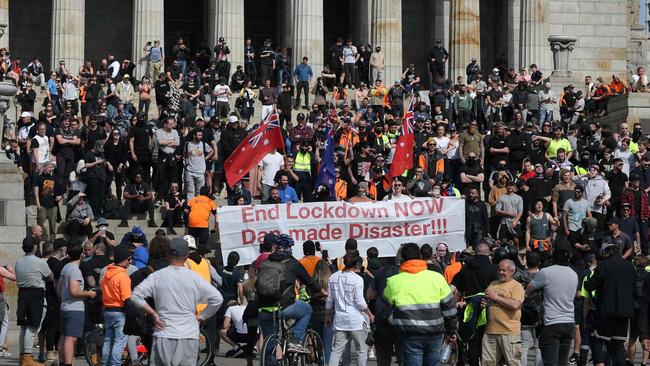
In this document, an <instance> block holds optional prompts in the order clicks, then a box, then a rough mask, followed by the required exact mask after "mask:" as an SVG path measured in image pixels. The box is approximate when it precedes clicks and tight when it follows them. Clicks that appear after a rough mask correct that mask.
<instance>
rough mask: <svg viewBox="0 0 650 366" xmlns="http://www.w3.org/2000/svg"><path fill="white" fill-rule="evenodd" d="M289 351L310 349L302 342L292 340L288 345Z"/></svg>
mask: <svg viewBox="0 0 650 366" xmlns="http://www.w3.org/2000/svg"><path fill="white" fill-rule="evenodd" d="M287 352H289V353H309V349H308V348H307V347H305V346H303V345H302V344H300V343H293V342H290V343H289V345H288V347H287Z"/></svg>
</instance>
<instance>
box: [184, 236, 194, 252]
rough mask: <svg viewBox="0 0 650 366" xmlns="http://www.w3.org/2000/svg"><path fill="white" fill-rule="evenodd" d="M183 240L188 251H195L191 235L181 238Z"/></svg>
mask: <svg viewBox="0 0 650 366" xmlns="http://www.w3.org/2000/svg"><path fill="white" fill-rule="evenodd" d="M183 239H184V240H185V241H186V242H187V247H188V248H189V249H195V250H196V240H194V237H193V236H192V235H185V236H183Z"/></svg>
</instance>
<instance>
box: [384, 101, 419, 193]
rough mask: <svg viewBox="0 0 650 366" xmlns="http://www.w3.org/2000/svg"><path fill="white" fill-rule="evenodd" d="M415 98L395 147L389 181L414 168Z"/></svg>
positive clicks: (405, 114)
mask: <svg viewBox="0 0 650 366" xmlns="http://www.w3.org/2000/svg"><path fill="white" fill-rule="evenodd" d="M413 120H414V115H413V98H411V101H410V102H409V107H408V109H407V110H406V112H405V113H404V125H403V126H402V134H401V135H400V137H399V138H398V139H397V147H395V155H393V163H392V164H391V166H390V172H389V173H388V175H389V177H388V178H389V179H388V181H392V180H393V178H394V177H399V176H400V175H402V174H404V172H405V171H407V170H409V169H411V168H413V154H414V150H415V149H414V145H415V136H414V135H413Z"/></svg>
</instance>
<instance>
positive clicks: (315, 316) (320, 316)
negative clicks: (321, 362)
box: [309, 259, 332, 364]
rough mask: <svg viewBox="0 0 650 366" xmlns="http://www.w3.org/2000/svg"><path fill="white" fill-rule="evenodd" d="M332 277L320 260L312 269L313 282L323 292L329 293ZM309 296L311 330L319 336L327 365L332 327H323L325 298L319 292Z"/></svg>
mask: <svg viewBox="0 0 650 366" xmlns="http://www.w3.org/2000/svg"><path fill="white" fill-rule="evenodd" d="M331 276H332V272H331V271H330V266H329V263H327V261H326V260H324V259H321V260H319V261H318V262H317V263H316V267H314V276H313V277H312V278H313V279H314V282H316V283H317V284H318V285H319V286H320V287H321V288H323V289H324V290H325V291H329V288H328V287H329V281H330V277H331ZM309 295H310V296H311V308H312V313H311V328H312V329H313V330H314V331H316V333H318V335H320V337H321V339H322V340H323V351H324V356H325V363H326V364H327V363H328V362H329V359H330V353H331V352H332V326H331V325H327V326H326V325H325V301H326V300H327V296H323V295H322V294H321V293H320V292H317V293H310V294H309Z"/></svg>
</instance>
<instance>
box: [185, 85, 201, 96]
mask: <svg viewBox="0 0 650 366" xmlns="http://www.w3.org/2000/svg"><path fill="white" fill-rule="evenodd" d="M200 87H201V86H200V85H198V84H197V83H187V85H185V87H183V90H184V91H185V92H186V93H188V94H191V95H194V94H196V92H197V91H199V88H200Z"/></svg>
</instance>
